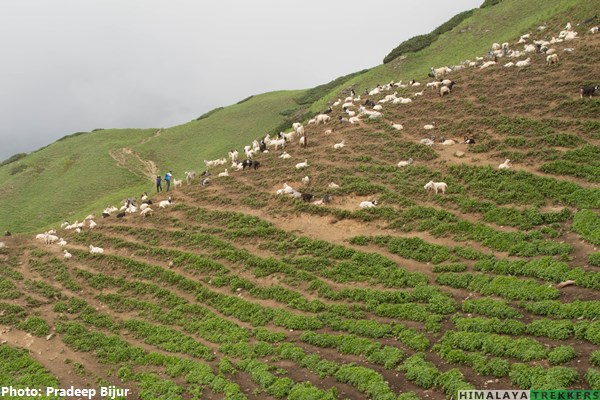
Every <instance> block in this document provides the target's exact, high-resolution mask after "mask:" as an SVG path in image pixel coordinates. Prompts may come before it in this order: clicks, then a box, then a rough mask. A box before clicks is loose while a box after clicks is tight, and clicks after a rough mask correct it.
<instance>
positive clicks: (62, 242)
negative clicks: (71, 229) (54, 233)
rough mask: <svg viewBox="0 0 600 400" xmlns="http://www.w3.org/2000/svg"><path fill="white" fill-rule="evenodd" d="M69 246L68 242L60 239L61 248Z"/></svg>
mask: <svg viewBox="0 0 600 400" xmlns="http://www.w3.org/2000/svg"><path fill="white" fill-rule="evenodd" d="M67 244H68V243H67V241H66V240H65V239H63V238H60V239H59V241H58V245H59V246H60V247H65V246H66V245H67Z"/></svg>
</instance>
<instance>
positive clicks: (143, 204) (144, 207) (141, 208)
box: [140, 203, 150, 211]
mask: <svg viewBox="0 0 600 400" xmlns="http://www.w3.org/2000/svg"><path fill="white" fill-rule="evenodd" d="M148 207H150V205H149V204H146V203H142V205H141V206H140V210H141V211H144V210H145V209H146V208H148Z"/></svg>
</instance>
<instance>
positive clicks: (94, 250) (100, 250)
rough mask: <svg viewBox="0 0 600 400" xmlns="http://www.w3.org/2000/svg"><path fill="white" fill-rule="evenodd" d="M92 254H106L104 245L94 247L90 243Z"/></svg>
mask: <svg viewBox="0 0 600 400" xmlns="http://www.w3.org/2000/svg"><path fill="white" fill-rule="evenodd" d="M90 254H104V249H103V248H102V247H94V246H92V245H91V244H90Z"/></svg>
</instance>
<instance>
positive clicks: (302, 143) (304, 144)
mask: <svg viewBox="0 0 600 400" xmlns="http://www.w3.org/2000/svg"><path fill="white" fill-rule="evenodd" d="M298 144H299V145H300V146H302V147H306V136H302V137H301V138H300V142H299V143H298Z"/></svg>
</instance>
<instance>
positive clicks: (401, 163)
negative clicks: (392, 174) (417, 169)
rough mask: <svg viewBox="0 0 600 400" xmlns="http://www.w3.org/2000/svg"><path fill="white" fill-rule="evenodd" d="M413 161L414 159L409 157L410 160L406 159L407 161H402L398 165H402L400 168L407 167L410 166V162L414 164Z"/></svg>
mask: <svg viewBox="0 0 600 400" xmlns="http://www.w3.org/2000/svg"><path fill="white" fill-rule="evenodd" d="M412 163H413V159H412V158H409V159H408V160H406V161H400V162H399V163H398V164H397V165H398V167H400V168H403V167H407V166H409V165H410V164H412Z"/></svg>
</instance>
